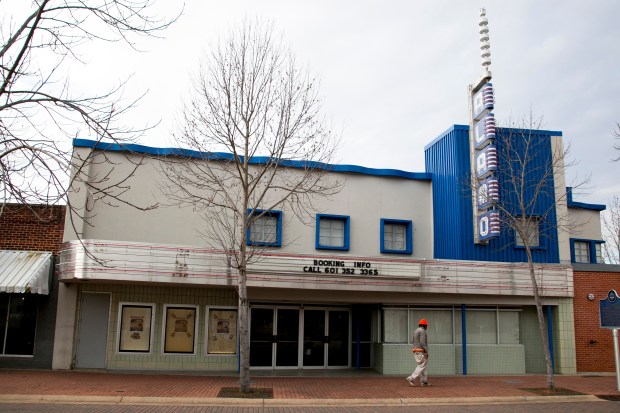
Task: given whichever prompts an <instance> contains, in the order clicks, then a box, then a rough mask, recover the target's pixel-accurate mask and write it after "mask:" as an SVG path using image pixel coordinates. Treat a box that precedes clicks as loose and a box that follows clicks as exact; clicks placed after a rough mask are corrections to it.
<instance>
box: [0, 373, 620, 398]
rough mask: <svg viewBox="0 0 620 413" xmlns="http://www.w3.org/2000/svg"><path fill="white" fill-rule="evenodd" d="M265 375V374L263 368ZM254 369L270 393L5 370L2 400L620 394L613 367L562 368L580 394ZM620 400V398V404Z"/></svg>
mask: <svg viewBox="0 0 620 413" xmlns="http://www.w3.org/2000/svg"><path fill="white" fill-rule="evenodd" d="M261 374H262V375H261ZM264 374H265V373H256V374H255V375H253V376H252V387H253V388H270V389H272V390H273V398H272V399H268V398H265V399H262V398H261V399H240V398H234V399H231V398H220V397H218V393H219V392H220V389H222V388H223V387H238V377H237V376H232V375H219V376H212V375H209V376H207V375H199V373H192V374H179V375H174V374H162V373H145V374H135V373H118V372H79V371H48V370H37V371H33V370H0V403H32V402H47V403H98V404H99V403H113V404H119V403H121V404H122V403H124V404H169V405H247V406H287V405H288V406H291V405H297V406H303V405H312V406H330V405H359V406H373V405H375V406H376V405H417V404H478V403H518V402H530V403H531V402H540V403H545V402H566V401H598V400H601V399H600V398H599V397H597V396H612V397H616V398H620V392H618V391H617V390H616V377H615V376H614V375H609V374H600V375H599V374H591V375H570V376H564V375H558V376H555V384H556V387H559V388H563V389H569V390H572V391H574V392H577V393H582V394H581V395H568V396H566V395H562V396H540V395H538V394H537V393H535V392H532V391H528V390H527V389H541V388H545V387H546V380H547V379H546V377H545V376H535V375H523V376H441V377H432V378H429V381H431V383H432V386H431V387H411V386H409V384H408V383H407V382H406V381H405V378H404V376H403V377H391V376H387V377H386V376H382V375H379V374H373V373H364V374H360V375H355V374H351V373H349V374H342V375H341V374H338V373H334V372H326V373H324V375H323V376H280V375H276V374H277V373H270V374H271V375H270V376H265V375H264ZM619 406H620V404H619Z"/></svg>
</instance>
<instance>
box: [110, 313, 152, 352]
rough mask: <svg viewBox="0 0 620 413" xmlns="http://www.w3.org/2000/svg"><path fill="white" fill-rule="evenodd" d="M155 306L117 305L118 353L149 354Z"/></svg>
mask: <svg viewBox="0 0 620 413" xmlns="http://www.w3.org/2000/svg"><path fill="white" fill-rule="evenodd" d="M154 313H155V304H141V303H120V304H119V328H118V331H119V335H118V351H119V353H123V352H129V353H150V351H151V340H152V331H153V328H152V327H153V320H154Z"/></svg>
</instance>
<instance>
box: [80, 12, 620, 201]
mask: <svg viewBox="0 0 620 413" xmlns="http://www.w3.org/2000/svg"><path fill="white" fill-rule="evenodd" d="M162 3H166V4H165V5H164V4H162V7H161V10H162V12H169V13H170V14H172V13H174V11H175V10H177V11H178V10H179V6H178V4H177V3H180V2H172V1H164V2H162ZM175 4H176V6H175ZM175 7H176V8H175ZM481 7H485V8H486V10H487V16H488V18H489V29H490V43H491V59H492V65H491V71H492V73H493V84H494V86H495V97H496V109H495V111H494V112H495V116H496V119H498V122H499V123H500V124H501V123H505V122H506V121H507V120H508V118H510V117H513V118H519V117H522V116H524V115H527V114H528V113H529V112H530V109H531V110H532V111H533V112H534V114H536V115H539V116H543V117H544V121H545V129H549V130H557V131H562V132H563V136H564V138H565V142H566V143H569V144H570V145H571V151H572V155H573V157H574V158H575V159H576V160H577V161H578V162H579V163H578V165H577V167H576V168H573V169H572V170H571V171H570V174H569V178H570V177H574V176H575V175H578V176H579V177H580V178H583V177H585V176H587V175H591V179H592V181H591V189H590V191H589V195H588V196H585V197H581V198H580V200H581V201H584V202H591V203H606V202H607V201H608V199H609V198H610V197H611V196H613V195H617V194H620V179H618V171H620V163H611V162H610V160H611V159H612V157H614V156H618V155H620V153H618V152H616V153H614V151H613V144H614V137H613V134H612V132H613V130H614V128H615V127H616V122H620V64H619V63H620V24H618V17H619V16H620V1H617V0H607V1H603V0H592V1H589V2H585V1H583V0H579V1H577V0H545V1H540V0H539V1H534V0H531V1H530V0H486V1H478V0H464V1H457V0H452V1H448V0H432V1H431V0H424V1H422V0H402V1H397V0H381V1H370V0H356V1H353V0H349V1H334V0H331V1H327V0H313V1H293V0H261V1H258V0H226V1H222V0H186V1H185V8H184V12H183V15H182V16H181V17H180V19H179V21H178V22H177V23H176V24H174V25H173V26H172V27H171V28H170V29H169V30H167V31H166V32H165V33H164V34H163V35H164V36H165V38H163V39H147V40H140V41H139V43H138V46H139V47H140V48H141V49H143V50H144V52H142V53H135V52H131V51H130V50H128V49H127V48H123V47H122V46H121V45H118V44H115V45H109V46H101V47H99V46H98V47H97V48H91V49H90V50H88V51H86V52H85V53H84V54H85V56H84V57H85V58H86V59H87V60H88V61H89V65H88V67H87V68H86V69H85V68H83V67H82V68H80V69H79V70H78V71H76V72H73V73H71V82H72V87H74V88H75V87H80V88H83V89H87V90H89V91H90V90H97V88H100V87H105V86H106V85H109V84H113V83H114V82H118V81H119V80H122V79H124V78H126V77H127V76H129V75H133V77H132V79H131V81H130V86H129V87H128V89H127V91H126V94H127V95H128V96H132V95H133V96H136V95H138V94H140V93H141V92H144V91H147V90H148V94H147V95H146V97H145V98H144V99H143V100H142V101H141V103H140V106H139V108H138V110H136V111H134V114H133V117H132V120H135V122H136V123H137V124H144V123H151V124H152V123H155V122H157V121H161V123H160V124H159V126H158V127H157V128H155V129H153V130H151V131H150V132H149V133H148V135H146V136H145V137H144V139H143V142H142V143H144V144H146V145H151V146H170V145H171V144H172V141H171V132H172V131H173V128H174V119H175V117H178V114H179V112H180V110H181V105H182V102H183V99H184V96H186V95H187V93H188V91H189V89H190V84H191V83H190V79H191V76H192V75H194V74H195V73H196V72H197V69H198V64H199V60H200V58H201V56H202V55H203V53H204V51H205V49H207V48H208V47H209V44H211V43H213V42H214V41H215V40H216V39H217V37H218V36H224V35H225V34H226V33H227V32H228V30H229V28H230V27H231V26H233V25H235V24H238V23H239V22H240V21H241V20H242V19H243V18H244V17H251V18H253V17H255V16H258V17H261V18H266V19H270V20H271V21H272V22H273V23H274V26H275V29H276V31H277V32H280V33H282V34H283V36H284V40H285V42H286V43H288V44H289V45H290V47H291V49H292V50H293V51H294V52H295V54H296V56H297V58H298V61H299V62H301V63H303V64H307V65H308V66H309V67H310V70H311V71H312V72H313V73H315V74H316V75H318V76H319V78H320V79H321V89H320V90H321V95H322V96H323V97H324V100H325V104H324V110H325V113H326V114H327V115H328V116H329V117H330V118H331V119H332V120H333V123H334V124H335V126H336V127H337V129H338V130H340V131H341V135H342V142H343V143H342V148H341V150H340V152H339V156H338V163H346V164H356V165H362V166H368V167H374V168H396V169H403V170H406V171H413V172H422V171H424V169H425V168H424V147H425V145H426V144H428V143H429V142H430V141H432V140H433V139H434V138H436V137H437V136H438V135H439V134H441V133H442V132H443V131H445V130H446V129H448V128H449V127H450V126H451V125H453V124H467V123H468V121H469V120H468V112H467V111H468V107H467V87H468V84H470V83H472V82H474V81H475V80H477V79H478V78H479V77H480V75H481V73H482V69H481V65H480V49H479V47H480V43H479V35H478V18H479V9H480V8H481ZM93 79H96V81H93ZM93 88H94V89H93Z"/></svg>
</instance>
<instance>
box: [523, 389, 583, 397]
mask: <svg viewBox="0 0 620 413" xmlns="http://www.w3.org/2000/svg"><path fill="white" fill-rule="evenodd" d="M520 390H525V391H529V392H531V393H536V394H537V395H539V396H582V395H584V394H585V393H580V392H578V391H575V390H570V389H563V388H561V387H556V388H554V389H551V390H550V389H548V388H546V387H542V388H530V389H520Z"/></svg>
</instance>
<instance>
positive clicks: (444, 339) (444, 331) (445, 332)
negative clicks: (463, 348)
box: [409, 309, 452, 344]
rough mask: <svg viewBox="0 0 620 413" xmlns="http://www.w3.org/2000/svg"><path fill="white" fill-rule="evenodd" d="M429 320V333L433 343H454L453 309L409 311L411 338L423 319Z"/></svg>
mask: <svg viewBox="0 0 620 413" xmlns="http://www.w3.org/2000/svg"><path fill="white" fill-rule="evenodd" d="M422 318H423V319H425V320H426V321H428V335H429V337H430V340H429V341H430V342H431V343H433V344H452V310H451V309H430V310H427V309H412V310H410V311H409V331H410V334H409V340H411V339H412V338H413V332H414V331H415V330H416V328H418V322H419V321H420V320H421V319H422Z"/></svg>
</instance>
